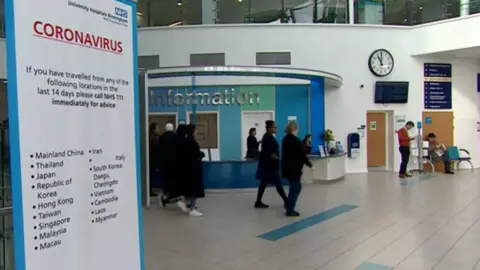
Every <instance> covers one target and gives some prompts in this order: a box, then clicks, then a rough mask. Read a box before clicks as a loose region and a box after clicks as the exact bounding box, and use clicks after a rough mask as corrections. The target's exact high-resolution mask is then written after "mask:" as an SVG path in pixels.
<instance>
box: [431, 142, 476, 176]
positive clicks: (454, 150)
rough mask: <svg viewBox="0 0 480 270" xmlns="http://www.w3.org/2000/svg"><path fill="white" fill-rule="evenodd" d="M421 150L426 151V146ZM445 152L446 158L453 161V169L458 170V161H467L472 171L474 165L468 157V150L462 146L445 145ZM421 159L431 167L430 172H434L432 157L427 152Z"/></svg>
mask: <svg viewBox="0 0 480 270" xmlns="http://www.w3.org/2000/svg"><path fill="white" fill-rule="evenodd" d="M423 150H427V151H424V152H427V153H428V148H424V149H423ZM445 154H446V155H447V157H448V160H449V161H450V162H452V163H453V164H452V169H453V170H455V169H457V170H458V168H459V165H460V163H462V162H467V163H468V164H470V168H471V170H472V171H473V168H474V167H473V163H472V160H471V157H470V152H469V151H468V150H466V149H463V148H458V147H456V146H449V147H447V152H446V153H445ZM423 161H424V162H425V163H427V164H429V165H430V167H431V168H432V172H435V166H434V165H433V163H434V162H433V161H432V158H431V157H430V155H429V154H427V155H426V156H423Z"/></svg>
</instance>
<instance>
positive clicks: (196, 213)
mask: <svg viewBox="0 0 480 270" xmlns="http://www.w3.org/2000/svg"><path fill="white" fill-rule="evenodd" d="M188 215H189V216H191V217H201V216H203V213H202V212H200V211H198V210H197V209H193V210H190V213H188Z"/></svg>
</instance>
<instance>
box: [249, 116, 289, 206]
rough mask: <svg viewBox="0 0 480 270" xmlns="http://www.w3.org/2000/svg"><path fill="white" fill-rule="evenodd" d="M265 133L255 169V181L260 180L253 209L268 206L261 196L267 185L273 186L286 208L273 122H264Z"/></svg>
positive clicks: (275, 126)
mask: <svg viewBox="0 0 480 270" xmlns="http://www.w3.org/2000/svg"><path fill="white" fill-rule="evenodd" d="M265 126H266V131H267V132H266V133H265V134H264V135H263V138H262V150H261V151H260V157H259V161H258V167H257V174H256V176H257V179H259V180H260V186H259V187H258V193H257V201H256V202H255V208H268V205H266V204H264V203H263V202H262V197H263V194H264V193H265V188H266V187H267V185H269V184H272V185H275V187H276V189H277V192H278V195H280V197H282V200H283V203H284V206H285V207H286V206H287V195H286V194H285V190H283V187H282V182H281V180H280V157H279V145H278V142H277V139H275V136H274V135H275V133H276V132H277V125H276V124H275V122H274V121H272V120H268V121H266V122H265Z"/></svg>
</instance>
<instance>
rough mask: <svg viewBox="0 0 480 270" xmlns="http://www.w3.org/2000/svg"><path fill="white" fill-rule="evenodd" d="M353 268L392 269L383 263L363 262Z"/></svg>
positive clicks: (359, 269) (360, 269)
mask: <svg viewBox="0 0 480 270" xmlns="http://www.w3.org/2000/svg"><path fill="white" fill-rule="evenodd" d="M355 270H393V268H391V267H389V266H385V265H380V264H375V263H369V262H364V263H362V264H361V265H360V266H359V267H357V268H355Z"/></svg>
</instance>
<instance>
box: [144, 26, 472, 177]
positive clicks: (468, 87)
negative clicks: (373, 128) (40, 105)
mask: <svg viewBox="0 0 480 270" xmlns="http://www.w3.org/2000/svg"><path fill="white" fill-rule="evenodd" d="M479 44H480V41H479ZM412 45H413V43H412V35H411V29H410V28H402V27H376V26H362V25H353V26H350V25H298V24H289V25H239V26H237V25H217V26H200V27H181V28H157V29H145V30H143V29H142V30H140V31H139V54H140V55H150V54H159V55H160V59H161V66H162V67H166V66H187V65H189V54H190V53H217V52H224V53H225V54H226V64H227V65H255V53H256V52H259V51H290V52H292V67H295V68H307V69H316V70H322V71H327V72H332V73H336V74H338V75H340V76H342V77H343V79H344V84H343V86H342V87H341V88H340V89H335V90H328V91H326V93H325V97H326V128H329V129H332V130H333V131H334V132H335V133H336V138H338V139H339V140H341V141H342V142H343V143H344V144H346V136H347V134H348V133H350V132H356V130H357V127H359V126H360V125H365V124H366V111H367V110H393V111H394V113H395V114H405V115H406V116H407V119H408V120H412V121H415V122H416V121H420V120H421V115H422V114H421V113H422V111H423V62H424V61H439V62H451V63H452V64H453V91H454V93H453V107H454V110H455V144H456V145H458V146H460V147H465V148H468V149H478V140H477V133H476V122H477V118H478V114H477V105H476V73H477V70H478V69H477V62H476V60H451V59H439V58H436V59H415V58H412V57H411V56H410V53H411V51H412ZM379 48H385V49H388V50H389V51H390V52H391V53H392V54H393V56H394V58H395V69H394V71H393V72H392V74H390V75H389V76H388V77H386V78H385V80H390V81H409V82H410V96H409V102H408V104H398V105H388V106H384V105H377V104H374V103H373V88H374V83H375V81H377V80H378V78H376V77H374V76H373V75H372V74H371V73H370V72H369V70H368V66H367V60H368V57H369V55H370V53H371V52H373V51H374V50H375V49H379ZM234 83H235V81H234V82H232V84H234ZM360 85H364V87H363V88H361V87H360ZM364 142H365V141H364ZM393 147H394V149H396V148H397V141H396V140H395V145H394V146H393ZM362 149H363V151H362V155H361V157H360V158H358V159H349V160H348V162H347V171H348V172H366V169H367V168H366V167H367V163H366V161H367V159H366V151H365V149H366V148H365V144H363V147H362ZM472 156H473V159H474V162H475V164H476V165H478V164H479V162H478V161H479V160H478V153H477V151H472ZM399 162H400V156H399V154H398V153H397V151H395V157H394V163H395V164H398V163H399ZM395 167H397V166H395Z"/></svg>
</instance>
